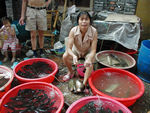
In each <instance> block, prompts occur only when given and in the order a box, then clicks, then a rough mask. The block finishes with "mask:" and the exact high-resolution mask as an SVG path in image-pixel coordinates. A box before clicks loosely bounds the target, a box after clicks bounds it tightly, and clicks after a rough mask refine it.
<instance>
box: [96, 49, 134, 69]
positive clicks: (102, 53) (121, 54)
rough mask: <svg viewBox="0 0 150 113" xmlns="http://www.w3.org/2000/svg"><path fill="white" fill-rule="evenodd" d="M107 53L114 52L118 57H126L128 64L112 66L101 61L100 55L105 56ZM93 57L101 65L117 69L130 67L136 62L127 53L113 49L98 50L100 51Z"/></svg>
mask: <svg viewBox="0 0 150 113" xmlns="http://www.w3.org/2000/svg"><path fill="white" fill-rule="evenodd" d="M109 54H114V55H116V56H117V57H119V58H122V59H126V61H128V66H125V67H121V66H115V67H114V66H111V65H108V64H107V63H104V62H102V61H101V57H102V56H104V57H107V55H109ZM95 58H96V61H97V62H99V63H100V64H101V65H103V66H105V67H112V68H119V69H131V68H133V67H134V66H135V64H136V61H135V59H134V58H133V57H132V56H130V55H128V54H127V53H124V52H120V51H114V50H105V51H100V52H98V53H96V55H95Z"/></svg>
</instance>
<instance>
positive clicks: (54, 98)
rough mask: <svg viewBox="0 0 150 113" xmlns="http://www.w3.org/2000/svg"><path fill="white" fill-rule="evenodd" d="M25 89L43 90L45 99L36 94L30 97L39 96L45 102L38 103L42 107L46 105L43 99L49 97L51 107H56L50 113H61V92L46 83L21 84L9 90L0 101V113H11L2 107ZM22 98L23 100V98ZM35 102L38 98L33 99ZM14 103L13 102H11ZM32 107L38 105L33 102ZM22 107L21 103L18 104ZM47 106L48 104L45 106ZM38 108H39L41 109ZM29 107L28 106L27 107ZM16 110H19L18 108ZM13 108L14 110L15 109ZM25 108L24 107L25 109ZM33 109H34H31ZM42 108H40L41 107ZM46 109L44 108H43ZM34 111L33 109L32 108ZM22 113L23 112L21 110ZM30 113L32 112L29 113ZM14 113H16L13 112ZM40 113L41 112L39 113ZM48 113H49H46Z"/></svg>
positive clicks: (62, 99) (62, 98)
mask: <svg viewBox="0 0 150 113" xmlns="http://www.w3.org/2000/svg"><path fill="white" fill-rule="evenodd" d="M25 89H32V90H37V89H38V90H43V91H44V93H45V94H46V95H45V97H44V98H43V97H42V94H43V93H36V94H34V95H32V96H33V97H34V96H35V97H36V95H40V96H39V98H42V99H43V100H45V101H42V100H41V102H39V101H38V104H39V105H41V106H42V105H43V106H45V105H46V102H47V100H46V99H45V98H46V97H49V98H51V100H50V101H49V104H50V103H51V105H52V102H54V103H53V105H52V106H53V107H56V109H54V110H53V111H52V112H51V113H61V110H62V108H63V105H64V96H63V94H62V92H61V91H60V90H59V89H58V88H57V87H56V86H54V85H53V84H49V83H46V82H29V83H24V84H21V85H18V86H16V87H14V88H12V89H11V90H9V91H8V92H7V93H6V94H5V95H4V96H3V97H2V99H1V101H0V112H1V113H10V112H11V113H12V110H11V109H9V108H7V107H4V105H5V104H6V103H8V102H10V103H11V102H12V99H11V98H13V97H16V96H17V95H18V92H19V91H20V90H25ZM26 93H27V92H26ZM28 96H29V97H31V95H28ZM25 97H26V96H25ZM25 97H24V98H25ZM26 99H27V98H26ZM34 99H35V100H36V99H38V98H34ZM20 100H21V99H18V102H20ZM30 101H33V98H31V100H30ZM13 102H14V101H13ZM33 103H34V104H33V105H32V107H33V106H34V105H37V106H38V104H35V102H34V101H33ZM20 104H21V105H22V103H20ZM26 104H29V105H30V102H27V103H26ZM47 105H48V104H47ZM41 106H40V107H41ZM28 107H29V106H28ZM16 108H19V107H18V106H17V107H16ZM16 108H15V109H16ZM25 108H26V107H25ZM33 108H34V107H33ZM41 108H42V107H41ZM45 108H46V107H45ZM19 109H24V108H19ZM34 109H35V108H34ZM42 109H43V108H42ZM22 111H23V110H22ZM31 112H32V111H31ZM15 113H16V112H15ZM26 113H29V112H26ZM40 113H41V112H40ZM48 113H49V112H48Z"/></svg>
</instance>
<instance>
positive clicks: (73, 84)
mask: <svg viewBox="0 0 150 113" xmlns="http://www.w3.org/2000/svg"><path fill="white" fill-rule="evenodd" d="M68 89H69V91H71V92H73V91H74V89H75V81H74V79H71V80H70V81H69V83H68Z"/></svg>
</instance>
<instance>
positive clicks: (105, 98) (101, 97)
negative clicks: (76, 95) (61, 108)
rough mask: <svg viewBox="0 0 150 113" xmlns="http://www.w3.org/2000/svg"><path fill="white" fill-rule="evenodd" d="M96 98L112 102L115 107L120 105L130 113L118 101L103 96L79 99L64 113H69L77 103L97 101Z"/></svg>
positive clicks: (129, 112)
mask: <svg viewBox="0 0 150 113" xmlns="http://www.w3.org/2000/svg"><path fill="white" fill-rule="evenodd" d="M97 98H100V99H104V100H108V101H111V102H114V103H116V104H117V105H120V106H121V107H122V108H124V109H126V110H128V112H127V113H132V112H131V111H130V110H129V109H128V108H127V107H126V106H125V105H123V104H122V103H120V102H118V101H116V100H113V99H111V98H108V97H104V96H88V97H83V98H81V99H79V100H77V101H75V102H73V103H72V104H71V105H70V106H69V108H68V109H67V111H66V113H71V112H70V111H71V110H72V108H73V107H74V106H75V105H77V104H78V103H79V102H82V101H84V100H87V99H88V100H90V99H97Z"/></svg>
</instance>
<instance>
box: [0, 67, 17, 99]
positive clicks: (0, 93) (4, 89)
mask: <svg viewBox="0 0 150 113" xmlns="http://www.w3.org/2000/svg"><path fill="white" fill-rule="evenodd" d="M0 74H7V76H8V74H9V80H8V82H6V83H5V84H4V85H3V86H2V87H0V98H1V97H2V96H3V95H4V94H5V93H6V92H7V91H8V90H9V89H10V87H11V83H12V81H13V79H14V73H13V71H12V70H11V69H10V68H8V67H6V66H1V65H0Z"/></svg>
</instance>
